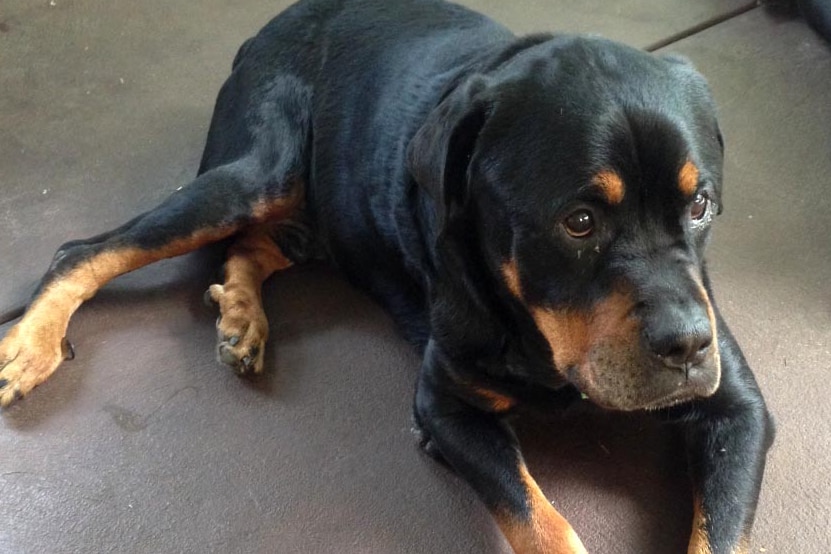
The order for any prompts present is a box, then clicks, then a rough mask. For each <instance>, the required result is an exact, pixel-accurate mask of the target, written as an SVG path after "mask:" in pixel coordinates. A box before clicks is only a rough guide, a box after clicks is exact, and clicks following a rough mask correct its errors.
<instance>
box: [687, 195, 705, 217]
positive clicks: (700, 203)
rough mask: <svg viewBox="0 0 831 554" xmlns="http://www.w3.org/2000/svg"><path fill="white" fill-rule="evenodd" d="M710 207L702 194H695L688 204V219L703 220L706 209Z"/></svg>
mask: <svg viewBox="0 0 831 554" xmlns="http://www.w3.org/2000/svg"><path fill="white" fill-rule="evenodd" d="M709 207H710V199H709V198H707V197H706V196H705V195H703V194H702V193H700V192H699V193H697V194H696V195H695V197H694V198H693V200H692V204H690V219H692V220H695V221H698V220H700V219H704V216H705V215H707V209H708V208H709Z"/></svg>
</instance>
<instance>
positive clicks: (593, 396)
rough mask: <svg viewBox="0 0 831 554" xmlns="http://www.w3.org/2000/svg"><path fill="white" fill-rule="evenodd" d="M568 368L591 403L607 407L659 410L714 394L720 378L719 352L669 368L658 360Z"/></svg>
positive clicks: (571, 379) (631, 409)
mask: <svg viewBox="0 0 831 554" xmlns="http://www.w3.org/2000/svg"><path fill="white" fill-rule="evenodd" d="M587 365H588V367H583V368H580V369H579V370H577V371H572V372H570V376H569V377H570V378H569V380H570V381H571V382H572V384H573V385H574V386H576V387H577V389H578V390H579V391H580V392H581V393H582V394H583V395H584V396H585V397H587V399H588V400H589V401H591V402H592V403H594V404H596V405H598V406H600V407H602V408H604V409H608V410H617V411H627V412H628V411H636V410H650V411H651V410H660V409H662V408H669V407H672V406H675V405H678V404H683V403H685V402H690V401H693V400H696V399H701V398H707V397H709V396H711V395H713V394H714V393H715V392H716V390H718V386H719V383H720V380H721V364H720V361H719V359H718V356H717V355H715V356H711V357H710V358H708V359H707V360H705V361H704V362H703V363H701V364H698V365H694V366H690V367H689V368H688V370H687V371H684V370H675V369H669V368H667V367H666V366H664V365H663V364H662V363H660V362H651V363H642V364H638V365H637V366H633V365H630V364H627V365H625V367H624V368H622V367H621V366H620V365H618V366H617V367H616V368H615V367H612V366H608V365H598V364H587Z"/></svg>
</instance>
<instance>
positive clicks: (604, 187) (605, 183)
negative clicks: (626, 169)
mask: <svg viewBox="0 0 831 554" xmlns="http://www.w3.org/2000/svg"><path fill="white" fill-rule="evenodd" d="M592 182H593V183H594V185H595V186H596V187H598V188H599V189H600V191H601V192H602V193H603V196H605V197H606V201H607V202H609V204H620V203H621V202H622V201H623V194H624V192H625V190H626V189H625V187H624V185H623V179H621V178H620V175H618V174H617V173H615V172H614V171H608V170H607V171H601V172H600V173H598V174H597V175H595V176H594V179H592Z"/></svg>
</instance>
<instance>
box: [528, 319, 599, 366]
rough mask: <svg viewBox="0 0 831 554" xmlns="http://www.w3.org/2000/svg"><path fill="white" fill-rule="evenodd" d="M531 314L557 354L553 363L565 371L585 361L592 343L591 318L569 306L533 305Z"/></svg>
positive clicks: (553, 352)
mask: <svg viewBox="0 0 831 554" xmlns="http://www.w3.org/2000/svg"><path fill="white" fill-rule="evenodd" d="M531 316H532V317H533V318H534V321H535V322H536V324H537V328H538V329H539V330H540V332H541V333H542V334H543V336H544V337H545V339H546V341H547V342H548V345H549V346H550V347H551V352H552V354H553V356H554V366H555V367H556V368H557V370H558V371H564V370H566V369H567V368H569V367H572V366H580V365H582V364H583V362H584V360H585V359H586V356H587V355H588V351H589V347H590V332H589V321H588V320H589V318H588V317H587V315H586V314H582V313H577V312H569V311H566V310H550V309H547V308H532V309H531Z"/></svg>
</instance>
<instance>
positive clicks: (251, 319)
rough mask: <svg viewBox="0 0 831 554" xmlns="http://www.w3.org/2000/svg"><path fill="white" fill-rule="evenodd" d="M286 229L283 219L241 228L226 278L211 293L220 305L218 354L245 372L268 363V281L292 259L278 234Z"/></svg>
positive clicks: (235, 367)
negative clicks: (265, 297)
mask: <svg viewBox="0 0 831 554" xmlns="http://www.w3.org/2000/svg"><path fill="white" fill-rule="evenodd" d="M282 230H283V226H281V225H277V226H272V225H260V226H256V227H252V228H250V229H248V230H246V231H244V232H243V233H241V234H240V236H239V237H238V238H237V239H236V241H235V242H234V244H233V245H231V247H230V248H229V249H228V258H227V260H226V262H225V269H224V273H225V280H224V282H223V283H222V284H216V285H211V287H210V288H209V289H208V291H207V293H206V296H207V297H208V298H210V300H212V301H213V302H216V303H217V305H218V306H219V314H220V315H219V319H217V322H216V329H217V357H218V358H219V361H221V362H222V363H224V364H227V365H229V366H230V367H231V368H232V369H233V370H234V371H235V372H237V373H238V374H240V375H242V374H244V373H248V372H251V371H253V372H254V373H259V372H261V371H262V369H263V352H264V348H265V342H266V340H267V339H268V319H267V318H266V315H265V311H264V310H263V305H262V284H263V281H265V280H266V279H267V278H268V277H269V276H270V275H271V274H272V273H274V272H276V271H280V270H283V269H286V268H288V267H290V266H291V265H292V261H291V260H289V258H288V257H286V255H285V254H284V253H283V250H282V249H281V248H280V246H279V245H278V244H277V241H276V240H275V238H276V236H277V235H279V233H281V231H282Z"/></svg>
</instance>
